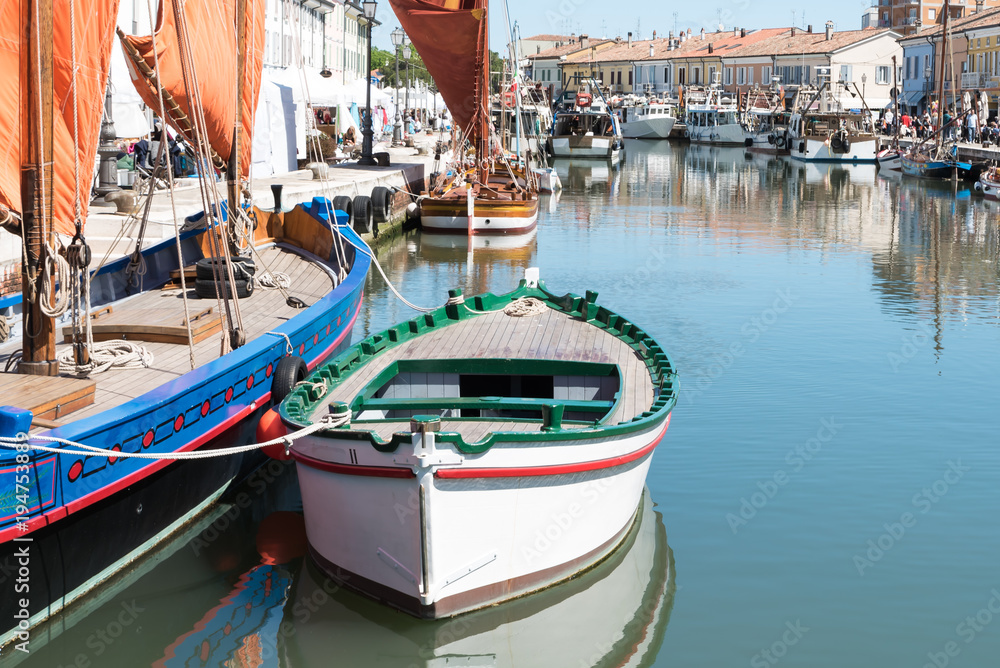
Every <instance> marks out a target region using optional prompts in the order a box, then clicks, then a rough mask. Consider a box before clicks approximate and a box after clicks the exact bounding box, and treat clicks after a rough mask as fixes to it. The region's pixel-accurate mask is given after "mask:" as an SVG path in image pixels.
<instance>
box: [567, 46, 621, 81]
mask: <svg viewBox="0 0 1000 668" xmlns="http://www.w3.org/2000/svg"><path fill="white" fill-rule="evenodd" d="M582 40H583V36H581V41H582ZM617 45H618V42H616V41H614V40H605V41H600V42H593V43H590V44H588V45H587V46H585V47H583V48H581V49H580V50H579V51H576V52H574V53H571V54H569V55H568V56H566V57H565V58H564V59H562V60H561V61H560V62H559V71H560V72H561V73H562V87H563V91H564V93H569V92H572V93H575V92H576V89H577V88H578V87H579V84H580V82H581V81H584V80H586V79H591V78H593V79H597V80H600V78H601V71H600V65H599V63H600V56H599V54H600V53H601V52H603V51H606V50H607V49H610V48H612V47H615V46H617Z"/></svg>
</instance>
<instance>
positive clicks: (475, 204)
mask: <svg viewBox="0 0 1000 668" xmlns="http://www.w3.org/2000/svg"><path fill="white" fill-rule="evenodd" d="M487 4H488V3H487V0H461V1H460V2H449V3H441V2H435V1H433V0H390V5H391V6H392V9H393V11H394V12H395V13H396V17H397V18H398V19H399V22H400V24H401V25H402V26H403V28H404V30H405V31H406V34H407V35H409V36H410V39H411V40H412V42H413V46H414V47H416V49H417V52H418V53H419V54H420V56H421V57H422V58H423V60H424V64H425V65H426V66H427V70H428V72H430V74H431V76H433V77H434V78H435V81H436V82H437V83H438V85H439V90H440V93H441V96H442V97H443V98H444V100H445V103H446V104H447V105H448V109H449V110H450V111H451V113H452V117H453V118H454V121H455V124H456V126H457V127H458V128H459V129H460V130H461V131H462V133H463V138H462V139H461V142H462V144H461V147H460V148H456V154H458V155H459V157H458V158H457V159H456V162H455V164H454V165H452V168H451V169H450V170H448V171H447V172H445V173H443V174H441V175H440V176H439V177H438V179H437V180H436V181H435V182H434V183H431V184H430V186H429V188H428V190H427V192H425V193H423V194H422V196H421V197H420V199H419V203H418V206H419V207H420V225H421V228H422V229H423V230H425V231H427V232H443V233H450V234H455V233H457V232H461V231H463V230H464V231H465V232H466V233H467V234H469V235H474V234H522V233H524V232H526V231H528V230H530V229H531V228H533V227H534V226H535V225H536V224H537V222H538V184H537V181H536V178H535V175H534V173H533V172H532V171H531V169H529V168H528V167H527V166H526V165H527V160H526V159H525V158H524V157H523V156H518V157H517V159H515V160H513V161H511V160H508V159H507V158H506V157H505V156H504V155H503V149H502V147H501V146H500V145H498V137H497V135H496V133H495V131H494V130H493V126H492V122H491V120H490V107H491V102H490V50H489V12H488V6H487ZM512 94H513V93H512ZM511 107H512V108H513V109H514V110H515V118H517V110H518V109H519V108H520V106H519V102H518V101H517V99H516V98H515V99H514V104H512V105H511ZM466 144H467V145H468V147H469V148H471V149H472V154H470V153H468V152H467V151H465V150H464V148H465V147H466ZM525 148H526V146H522V147H521V150H525Z"/></svg>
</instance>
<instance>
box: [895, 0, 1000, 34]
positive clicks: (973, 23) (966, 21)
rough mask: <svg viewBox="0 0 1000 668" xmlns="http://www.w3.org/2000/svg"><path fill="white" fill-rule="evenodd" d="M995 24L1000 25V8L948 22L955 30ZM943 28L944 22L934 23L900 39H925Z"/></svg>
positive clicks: (938, 32)
mask: <svg viewBox="0 0 1000 668" xmlns="http://www.w3.org/2000/svg"><path fill="white" fill-rule="evenodd" d="M995 25H1000V8H995V9H990V10H987V11H983V12H979V13H978V14H971V15H969V16H963V17H962V18H960V19H953V20H951V21H949V23H948V27H949V28H950V29H951V30H952V31H953V32H955V31H963V30H970V29H972V28H984V27H987V26H995ZM943 29H944V25H942V24H938V25H933V26H931V27H930V28H925V29H923V30H921V31H920V32H918V33H914V34H913V35H910V36H908V37H905V38H903V39H901V40H899V41H900V42H908V41H910V40H916V39H923V38H925V37H936V36H938V35H940V34H941V31H942V30H943Z"/></svg>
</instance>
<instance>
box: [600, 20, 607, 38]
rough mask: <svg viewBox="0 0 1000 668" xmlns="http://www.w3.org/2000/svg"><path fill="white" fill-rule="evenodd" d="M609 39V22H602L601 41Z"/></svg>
mask: <svg viewBox="0 0 1000 668" xmlns="http://www.w3.org/2000/svg"><path fill="white" fill-rule="evenodd" d="M607 38H608V22H607V21H601V39H607Z"/></svg>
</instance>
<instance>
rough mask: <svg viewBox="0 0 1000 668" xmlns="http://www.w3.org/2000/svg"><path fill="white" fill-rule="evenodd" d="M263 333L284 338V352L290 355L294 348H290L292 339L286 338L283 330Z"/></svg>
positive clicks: (286, 335)
mask: <svg viewBox="0 0 1000 668" xmlns="http://www.w3.org/2000/svg"><path fill="white" fill-rule="evenodd" d="M264 333H265V334H270V335H271V336H280V337H282V338H284V339H285V354H286V355H291V354H292V352H293V350H294V348H292V340H291V339H290V338H288V334H285V333H284V332H264Z"/></svg>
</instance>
